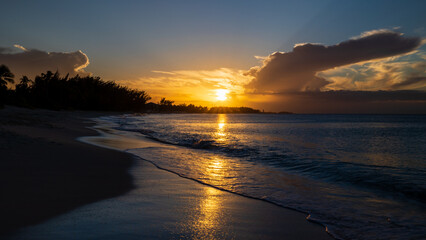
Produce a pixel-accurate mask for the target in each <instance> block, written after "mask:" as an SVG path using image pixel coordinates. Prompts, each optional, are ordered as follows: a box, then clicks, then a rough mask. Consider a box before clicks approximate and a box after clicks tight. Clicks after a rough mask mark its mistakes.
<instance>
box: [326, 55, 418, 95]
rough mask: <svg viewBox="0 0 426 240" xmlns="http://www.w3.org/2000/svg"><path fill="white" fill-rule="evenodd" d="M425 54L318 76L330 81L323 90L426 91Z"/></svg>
mask: <svg viewBox="0 0 426 240" xmlns="http://www.w3.org/2000/svg"><path fill="white" fill-rule="evenodd" d="M422 54H423V53H422V52H421V51H416V52H414V53H412V54H409V55H404V56H401V57H399V58H394V57H392V58H387V59H382V60H380V61H372V62H367V63H361V64H353V65H349V66H344V67H339V68H335V69H330V70H327V71H323V72H321V73H318V75H319V76H321V77H323V78H326V79H327V80H328V81H330V84H328V85H327V86H326V87H324V88H323V90H353V91H361V90H363V91H377V90H426V82H425V81H422V80H421V79H424V78H426V72H425V69H426V61H425V59H423V57H422Z"/></svg>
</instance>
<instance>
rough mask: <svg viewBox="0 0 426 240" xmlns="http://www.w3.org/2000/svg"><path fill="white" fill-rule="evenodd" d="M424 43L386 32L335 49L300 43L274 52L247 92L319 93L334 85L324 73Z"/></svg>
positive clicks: (254, 74)
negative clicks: (331, 84) (290, 49)
mask: <svg viewBox="0 0 426 240" xmlns="http://www.w3.org/2000/svg"><path fill="white" fill-rule="evenodd" d="M421 44H422V39H421V38H417V37H404V36H403V35H402V34H401V33H398V32H394V31H391V30H383V29H382V30H373V31H369V32H365V33H363V34H361V35H360V36H359V37H355V38H352V39H349V40H347V41H344V42H341V43H339V44H336V45H331V46H324V45H321V44H312V43H306V44H297V45H296V46H295V47H294V48H293V51H291V52H287V53H285V52H275V53H272V54H271V55H269V56H268V57H266V58H265V59H264V60H263V66H257V67H253V68H251V69H250V70H249V71H247V72H246V73H245V74H246V75H247V76H251V77H252V78H253V80H252V81H251V82H250V83H249V84H248V85H247V86H246V89H247V90H252V91H254V92H263V93H268V92H269V93H273V92H300V91H319V90H321V89H323V88H324V87H325V86H327V85H329V84H330V83H331V82H330V80H328V79H326V78H324V77H323V76H321V75H320V74H318V73H319V72H321V71H326V70H330V69H333V68H336V67H341V66H346V65H350V64H355V63H360V62H366V61H371V60H376V59H382V58H386V57H391V56H398V55H402V54H406V53H409V52H412V51H413V50H415V49H416V48H418V47H419V46H421Z"/></svg>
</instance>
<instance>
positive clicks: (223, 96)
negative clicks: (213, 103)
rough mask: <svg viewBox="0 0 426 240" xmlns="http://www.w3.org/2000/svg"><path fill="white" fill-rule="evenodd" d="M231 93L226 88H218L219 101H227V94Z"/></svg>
mask: <svg viewBox="0 0 426 240" xmlns="http://www.w3.org/2000/svg"><path fill="white" fill-rule="evenodd" d="M228 93H229V91H228V90H225V89H217V90H216V99H217V100H218V101H225V100H226V99H228V97H227V96H226V95H227V94H228Z"/></svg>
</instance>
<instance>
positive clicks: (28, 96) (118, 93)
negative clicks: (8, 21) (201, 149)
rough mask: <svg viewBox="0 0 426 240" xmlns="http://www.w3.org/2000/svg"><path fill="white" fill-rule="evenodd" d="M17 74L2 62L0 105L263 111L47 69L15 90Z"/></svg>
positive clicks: (59, 108)
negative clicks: (182, 99) (190, 100)
mask: <svg viewBox="0 0 426 240" xmlns="http://www.w3.org/2000/svg"><path fill="white" fill-rule="evenodd" d="M14 83H15V81H14V74H13V73H12V72H11V71H10V70H9V68H8V67H7V66H5V65H0V107H2V106H3V105H4V104H8V105H14V106H19V107H27V108H45V109H52V110H97V111H133V112H151V113H260V111H259V110H257V109H252V108H248V107H212V108H208V107H203V106H195V105H193V104H189V105H187V104H178V105H176V104H174V102H173V101H170V100H166V99H165V98H162V99H161V100H160V101H159V102H158V103H153V102H149V103H148V101H149V100H150V99H151V97H150V96H149V95H148V94H147V93H146V92H145V91H142V90H136V89H130V88H128V87H125V86H121V85H119V84H117V83H115V82H113V81H104V80H102V79H101V78H100V77H92V76H85V77H82V76H79V75H76V76H74V77H69V75H66V76H64V77H62V76H60V74H59V73H58V72H55V73H53V72H51V71H47V72H46V73H41V74H40V75H37V76H35V77H34V79H30V78H28V77H27V76H23V77H22V78H21V79H20V81H19V83H17V84H16V85H15V89H11V88H8V84H14Z"/></svg>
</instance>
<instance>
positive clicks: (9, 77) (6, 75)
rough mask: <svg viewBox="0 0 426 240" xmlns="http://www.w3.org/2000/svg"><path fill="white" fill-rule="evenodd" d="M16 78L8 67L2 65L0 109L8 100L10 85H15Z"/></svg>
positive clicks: (0, 73)
mask: <svg viewBox="0 0 426 240" xmlns="http://www.w3.org/2000/svg"><path fill="white" fill-rule="evenodd" d="M14 77H15V76H14V75H13V73H12V72H11V71H10V69H9V68H8V67H7V66H6V65H0V107H3V104H4V102H5V101H6V99H7V98H8V94H9V92H8V89H7V84H8V83H14V80H13V78H14Z"/></svg>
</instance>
